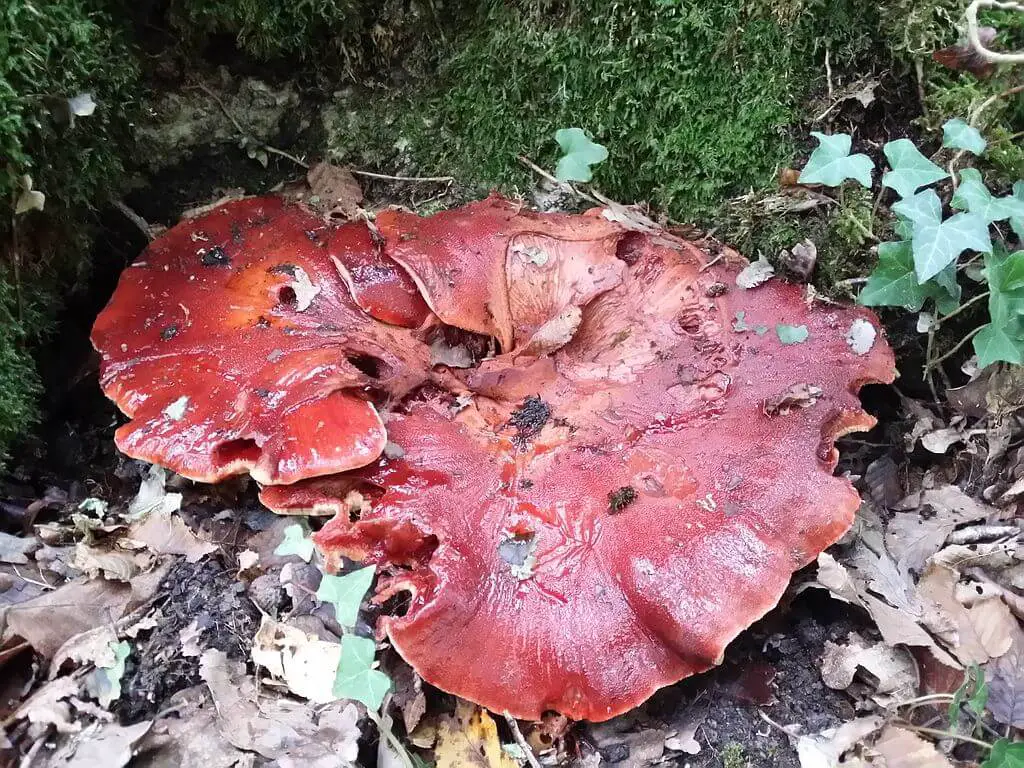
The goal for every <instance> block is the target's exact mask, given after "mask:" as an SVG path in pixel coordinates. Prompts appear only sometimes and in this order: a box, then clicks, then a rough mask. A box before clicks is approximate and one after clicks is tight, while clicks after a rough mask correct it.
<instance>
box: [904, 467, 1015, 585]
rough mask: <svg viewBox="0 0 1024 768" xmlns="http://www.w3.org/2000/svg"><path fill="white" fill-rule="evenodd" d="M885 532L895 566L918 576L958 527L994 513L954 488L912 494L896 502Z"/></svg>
mask: <svg viewBox="0 0 1024 768" xmlns="http://www.w3.org/2000/svg"><path fill="white" fill-rule="evenodd" d="M897 509H898V510H901V511H900V512H898V513H897V514H896V515H895V516H894V517H893V518H892V519H891V520H890V521H889V524H888V526H887V528H886V532H885V546H886V549H888V551H889V553H890V554H891V555H892V556H893V558H895V560H896V562H897V564H898V566H899V567H900V568H902V569H905V570H913V571H917V572H918V573H920V572H921V571H923V570H924V565H925V563H926V562H927V560H928V558H929V557H931V556H932V555H934V554H935V553H936V552H938V551H939V550H940V549H941V548H942V545H943V544H944V543H945V541H946V538H947V537H948V536H949V535H950V534H951V533H952V532H953V530H954V529H955V528H956V527H957V526H958V525H963V524H965V523H970V522H974V521H976V520H983V519H985V518H986V517H988V516H989V515H991V514H994V513H996V512H997V511H996V510H995V509H994V508H992V507H989V506H988V505H986V504H982V503H980V502H978V501H976V500H974V499H972V498H971V497H970V496H968V495H967V494H966V493H964V492H963V491H962V490H961V489H960V488H958V487H957V486H955V485H944V486H942V487H939V488H934V489H930V490H925V491H921V492H920V493H915V494H912V495H910V496H908V497H907V498H905V499H904V500H903V501H901V502H900V503H899V505H898V506H897Z"/></svg>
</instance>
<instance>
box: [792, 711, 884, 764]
mask: <svg viewBox="0 0 1024 768" xmlns="http://www.w3.org/2000/svg"><path fill="white" fill-rule="evenodd" d="M883 723H884V720H883V719H882V717H880V716H878V715H872V716H870V717H859V718H857V719H856V720H851V721H850V722H847V723H843V724H842V725H840V726H839V727H838V728H828V729H826V730H824V731H822V732H821V733H816V734H814V735H811V736H800V737H798V738H797V739H796V753H797V757H799V758H800V768H836V766H838V765H839V758H840V757H842V755H843V753H844V752H846V751H847V750H849V749H852V748H853V747H854V746H856V745H857V744H859V743H861V742H862V741H864V739H866V738H867V737H868V736H870V735H871V734H872V733H874V732H875V731H877V730H878V729H879V728H881V727H882V724H883Z"/></svg>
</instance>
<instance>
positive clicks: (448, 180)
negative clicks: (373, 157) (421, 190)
mask: <svg viewBox="0 0 1024 768" xmlns="http://www.w3.org/2000/svg"><path fill="white" fill-rule="evenodd" d="M348 170H349V173H354V174H355V175H356V176H366V177H367V178H369V179H384V180H385V181H415V182H423V183H436V184H453V183H454V182H455V177H454V176H391V175H389V174H386V173H374V172H372V171H357V170H356V169H355V168H349V169H348Z"/></svg>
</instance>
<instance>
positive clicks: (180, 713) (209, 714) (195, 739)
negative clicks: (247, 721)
mask: <svg viewBox="0 0 1024 768" xmlns="http://www.w3.org/2000/svg"><path fill="white" fill-rule="evenodd" d="M165 709H166V711H168V712H169V714H168V715H167V716H165V717H161V718H160V719H158V720H157V721H156V722H155V723H154V724H153V727H152V729H151V730H150V731H149V733H148V734H146V736H145V737H144V738H143V740H142V743H141V744H140V749H141V750H144V751H145V752H146V763H145V764H146V767H147V768H241V766H244V765H246V763H245V762H243V761H244V760H245V759H246V758H250V759H251V758H252V757H253V754H252V753H251V752H242V751H241V750H239V749H237V748H236V747H234V746H233V745H232V744H231V743H230V742H229V741H228V740H227V739H225V738H224V737H223V736H222V735H221V733H220V729H219V727H218V718H217V710H216V707H215V706H214V704H213V700H212V699H211V697H210V692H209V691H208V690H207V688H206V686H205V685H198V686H195V687H194V688H188V689H186V690H184V691H179V692H178V693H176V694H174V696H172V697H171V699H170V700H169V701H168V702H166V707H165Z"/></svg>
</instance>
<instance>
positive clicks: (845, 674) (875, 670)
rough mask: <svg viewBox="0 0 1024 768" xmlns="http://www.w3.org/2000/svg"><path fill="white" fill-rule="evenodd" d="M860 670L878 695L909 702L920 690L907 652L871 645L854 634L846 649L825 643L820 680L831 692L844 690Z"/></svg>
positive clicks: (844, 646) (877, 644) (880, 644)
mask: <svg viewBox="0 0 1024 768" xmlns="http://www.w3.org/2000/svg"><path fill="white" fill-rule="evenodd" d="M858 670H862V671H864V672H867V673H869V674H870V675H871V676H872V677H873V678H874V680H875V681H877V683H876V684H875V691H876V692H877V693H888V694H894V695H896V696H898V697H903V698H908V697H909V696H911V695H913V693H914V692H915V691H916V690H917V685H918V679H917V665H916V664H915V663H914V659H913V657H912V656H911V655H910V653H909V652H908V651H906V650H905V649H902V648H890V647H888V646H887V645H885V644H884V643H868V642H867V641H866V640H864V638H863V637H861V636H860V635H858V634H857V633H856V632H851V633H850V635H849V637H848V638H847V644H846V645H839V644H837V643H833V642H830V641H829V642H826V643H825V651H824V653H823V654H822V658H821V679H822V680H823V681H824V682H825V685H827V686H828V687H829V688H834V689H836V690H845V689H847V688H849V687H850V685H851V684H852V683H853V680H854V677H855V676H856V674H857V671H858Z"/></svg>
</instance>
